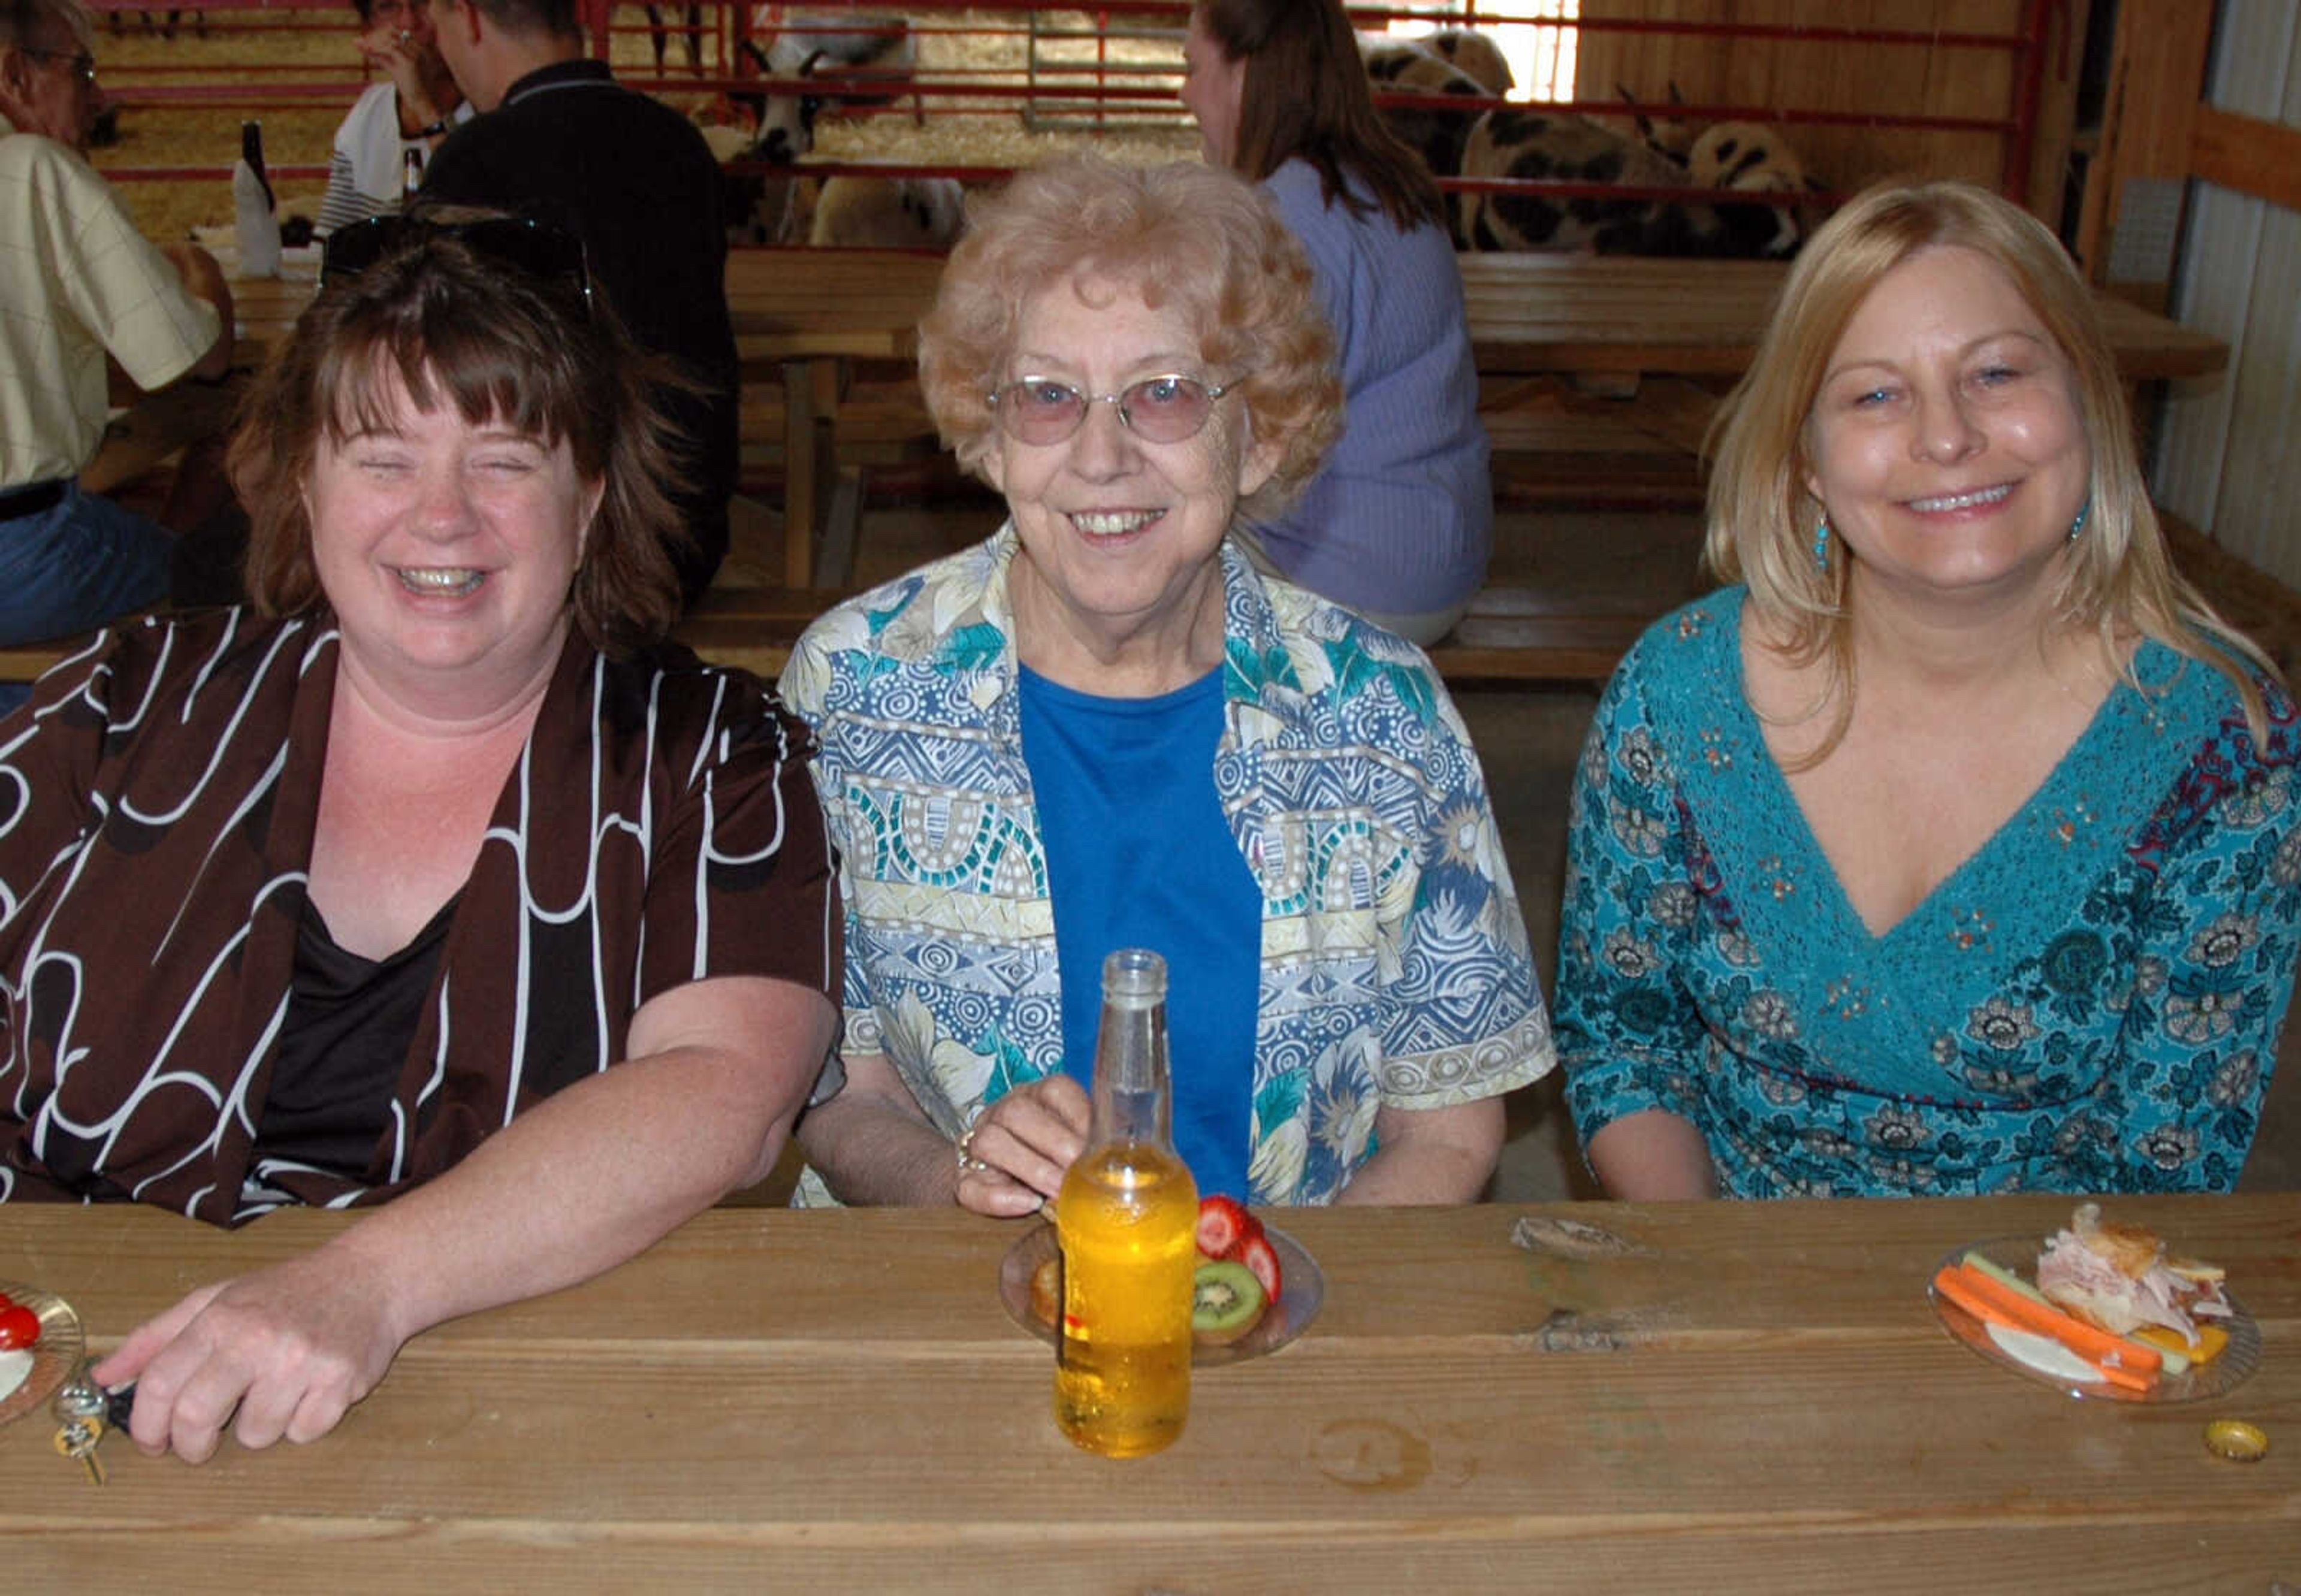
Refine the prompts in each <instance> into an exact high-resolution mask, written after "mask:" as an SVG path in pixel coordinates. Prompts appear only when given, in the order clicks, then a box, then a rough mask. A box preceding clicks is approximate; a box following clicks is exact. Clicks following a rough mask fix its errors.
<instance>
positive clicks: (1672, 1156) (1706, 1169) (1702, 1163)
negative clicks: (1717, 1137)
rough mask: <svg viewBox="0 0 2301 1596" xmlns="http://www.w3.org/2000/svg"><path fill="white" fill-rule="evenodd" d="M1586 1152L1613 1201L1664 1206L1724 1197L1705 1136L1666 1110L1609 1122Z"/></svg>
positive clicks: (1654, 1110) (1683, 1118)
mask: <svg viewBox="0 0 2301 1596" xmlns="http://www.w3.org/2000/svg"><path fill="white" fill-rule="evenodd" d="M1586 1150H1587V1151H1588V1154H1589V1157H1590V1167H1591V1169H1592V1170H1593V1171H1594V1172H1595V1173H1596V1174H1597V1176H1598V1179H1599V1181H1600V1182H1601V1183H1602V1184H1603V1185H1604V1186H1605V1188H1606V1194H1607V1195H1608V1196H1609V1197H1615V1198H1619V1199H1623V1200H1625V1201H1629V1202H1664V1201H1669V1200H1672V1199H1679V1198H1702V1197H1715V1196H1717V1195H1718V1174H1717V1171H1716V1170H1715V1169H1714V1168H1713V1167H1712V1166H1711V1162H1710V1148H1709V1145H1708V1144H1707V1143H1706V1142H1704V1141H1703V1139H1702V1132H1701V1131H1700V1129H1698V1128H1697V1127H1696V1126H1695V1125H1694V1122H1693V1121H1692V1120H1690V1119H1687V1118H1686V1116H1683V1115H1678V1114H1672V1113H1670V1112H1669V1110H1668V1109H1666V1108H1643V1109H1640V1110H1639V1111H1638V1112H1637V1113H1636V1114H1626V1115H1624V1116H1622V1117H1621V1118H1619V1119H1617V1120H1612V1121H1610V1122H1608V1123H1607V1124H1604V1125H1602V1126H1601V1127H1599V1129H1598V1132H1597V1133H1596V1134H1595V1135H1594V1136H1592V1137H1591V1138H1590V1141H1589V1145H1588V1148H1587V1149H1586Z"/></svg>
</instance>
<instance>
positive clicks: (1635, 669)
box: [1557, 588, 2301, 1197]
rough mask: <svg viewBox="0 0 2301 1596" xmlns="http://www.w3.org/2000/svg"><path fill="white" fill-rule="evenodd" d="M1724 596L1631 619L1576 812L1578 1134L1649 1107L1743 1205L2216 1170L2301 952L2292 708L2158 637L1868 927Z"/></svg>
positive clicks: (1570, 971)
mask: <svg viewBox="0 0 2301 1596" xmlns="http://www.w3.org/2000/svg"><path fill="white" fill-rule="evenodd" d="M1743 598H1744V594H1743V590H1742V589H1738V588H1735V589H1725V590H1722V591H1720V592H1718V593H1713V594H1711V595H1710V596H1709V597H1704V598H1703V599H1700V600H1698V601H1697V602H1695V603H1694V604H1692V605H1689V606H1686V608H1684V609H1682V610H1680V611H1679V612H1678V614H1675V615H1672V616H1669V617H1668V618H1666V619H1665V620H1663V621H1662V622H1661V623H1659V624H1658V625H1656V626H1655V627H1654V628H1653V630H1651V631H1648V632H1647V633H1646V634H1645V636H1644V639H1642V640H1641V641H1640V642H1639V643H1638V645H1637V647H1636V648H1635V649H1633V650H1632V651H1631V653H1630V655H1629V656H1628V657H1627V659H1625V660H1624V661H1623V663H1622V665H1621V668H1620V669H1619V671H1618V672H1617V673H1616V674H1615V677H1614V680H1613V681H1612V683H1611V686H1609V688H1608V689H1607V691H1606V694H1605V697H1604V698H1603V699H1602V702H1601V703H1600V705H1599V708H1598V714H1597V718H1596V721H1595V722H1594V724H1593V725H1592V727H1591V731H1590V739H1589V742H1588V744H1587V746H1586V748H1585V750H1584V753H1583V758H1582V764H1581V768H1580V771H1579V772H1578V773H1577V780H1576V782H1575V788H1574V801H1573V807H1572V811H1571V813H1570V815H1569V833H1568V865H1567V878H1566V896H1565V902H1564V905H1563V908H1562V915H1561V925H1560V948H1559V971H1558V988H1557V1001H1558V1032H1559V1043H1560V1055H1561V1057H1562V1059H1563V1062H1564V1063H1565V1065H1566V1068H1567V1074H1568V1085H1567V1100H1568V1102H1569V1106H1570V1107H1572V1109H1573V1112H1574V1116H1575V1120H1576V1123H1577V1125H1578V1127H1579V1129H1580V1132H1581V1135H1582V1139H1583V1141H1584V1142H1585V1143H1587V1142H1588V1141H1589V1139H1590V1138H1591V1137H1592V1136H1593V1135H1594V1134H1595V1133H1596V1132H1597V1131H1598V1130H1599V1129H1600V1128H1601V1127H1602V1126H1603V1125H1605V1124H1609V1123H1610V1122H1611V1121H1613V1120H1615V1119H1618V1118H1619V1117H1621V1116H1624V1115H1627V1114H1632V1113H1635V1112H1637V1111H1638V1110H1641V1109H1648V1108H1662V1109H1667V1110H1669V1111H1670V1112H1673V1113H1676V1114H1679V1115H1682V1116H1685V1117H1686V1119H1688V1120H1690V1121H1692V1122H1693V1123H1694V1124H1695V1125H1696V1126H1697V1127H1699V1128H1700V1130H1701V1131H1702V1132H1703V1137H1704V1139H1705V1140H1706V1141H1708V1143H1709V1147H1710V1153H1711V1159H1712V1161H1713V1162H1714V1164H1715V1165H1716V1167H1717V1171H1718V1177H1719V1184H1720V1187H1721V1189H1722V1190H1723V1191H1726V1192H1727V1193H1728V1194H1729V1195H1733V1196H1741V1197H1784V1196H1793V1195H1830V1194H1839V1195H1892V1194H1904V1193H1929V1194H1955V1193H1964V1192H1979V1191H2012V1190H2017V1189H2039V1190H2062V1191H2195V1190H2203V1191H2227V1190H2228V1189H2229V1188H2230V1186H2232V1185H2233V1184H2234V1183H2235V1182H2236V1181H2237V1177H2238V1171H2239V1170H2240V1169H2241V1168H2243V1166H2244V1164H2245V1157H2246V1152H2247V1149H2248V1148H2249V1147H2250V1146H2251V1145H2252V1142H2253V1136H2254V1132H2255V1128H2256V1126H2257V1124H2258V1123H2259V1116H2260V1111H2261V1101H2262V1096H2263V1092H2264V1091H2265V1090H2266V1089H2267V1087H2268V1084H2269V1077H2270V1073H2271V1069H2272V1065H2273V1063H2274V1061H2275V1058H2276V1053H2277V1038H2278V1033H2279V1032H2280V1030H2281V1029H2282V1027H2283V1024H2284V1020H2285V1011H2286V1005H2287V1002H2288V999H2290V998H2291V996H2292V992H2293V979H2294V963H2295V957H2296V951H2297V948H2301V829H2297V827H2296V825H2295V820H2296V810H2295V798H2296V793H2295V786H2294V770H2293V767H2294V761H2295V755H2296V750H2297V746H2301V744H2297V733H2296V727H2295V712H2294V707H2293V705H2292V703H2291V702H2290V701H2289V700H2288V698H2286V697H2285V696H2284V695H2283V694H2282V693H2281V692H2279V691H2277V690H2276V689H2274V688H2273V687H2268V688H2267V689H2266V690H2267V692H2268V700H2269V707H2270V727H2269V731H2270V735H2269V738H2268V740H2267V744H2266V746H2265V747H2262V746H2256V745H2255V740H2254V739H2253V737H2252V735H2251V734H2250V732H2249V731H2247V726H2246V721H2245V714H2244V711H2243V708H2242V706H2241V705H2240V703H2239V701H2238V697H2237V694H2236V693H2235V691H2234V690H2233V689H2231V687H2230V682H2229V681H2228V679H2227V678H2226V677H2224V676H2223V675H2222V673H2220V672H2219V671H2216V670H2214V669H2213V668H2212V667H2211V666H2209V665H2206V664H2202V663H2200V662H2197V661H2194V660H2188V659H2185V658H2184V657H2183V656H2181V655H2180V654H2179V653H2177V652H2175V651H2174V650H2172V649H2170V648H2164V647H2163V646H2162V645H2159V644H2156V643H2153V642H2145V643H2144V644H2142V646H2141V648H2140V649H2139V651H2138V653H2137V654H2136V656H2135V658H2134V673H2135V675H2136V678H2137V679H2138V681H2140V683H2141V684H2142V686H2143V688H2144V689H2146V691H2137V690H2135V689H2134V687H2133V686H2132V685H2131V684H2130V683H2121V684H2120V685H2119V686H2118V687H2116V688H2115V689H2113V690H2112V691H2111V693H2110V695H2109V697H2108V698H2107V699H2105V700H2104V703H2103V705H2102V707H2101V709H2100V710H2099V712H2098V713H2097V714H2096V716H2095V717H2094V720H2093V722H2092V723H2091V724H2090V725H2089V726H2088V728H2087V729H2086V731H2084V732H2083V734H2082V735H2080V736H2079V739H2078V740H2077V742H2076V743H2075V744H2074V745H2073V746H2072V747H2071V749H2070V751H2069V752H2068V753H2067V754H2066V755H2065V756H2063V759H2062V761H2061V763H2060V764H2059V765H2057V766H2056V767H2055V768H2054V771H2053V773H2051V774H2050V775H2049V776H2048V777H2047V778H2046V781H2045V782H2044V783H2043V785H2042V786H2040V787H2039V789H2038V790H2037V792H2035V793H2034V794H2032V795H2031V796H2030V798H2029V799H2028V801H2027V802H2026V803H2025V804H2024V805H2023V806H2021V809H2020V810H2019V811H2018V812H2017V813H2016V814H2015V815H2013V817H2012V819H2011V820H2009V821H2008V822H2007V823H2006V824H2005V825H2004V828H2003V829H2002V830H2000V831H1998V832H1997V833H1996V835H1995V836H1994V837H1992V838H1991V839H1990V840H1988V841H1987V842H1986V843H1985V844H1983V846H1982V847H1981V848H1979V850H1977V851H1976V853H1975V854H1974V855H1973V856H1972V857H1970V858H1969V859H1968V860H1966V861H1965V863H1964V864H1962V865H1960V866H1959V867H1958V868H1957V869H1956V870H1955V871H1954V872H1953V873H1951V874H1950V876H1949V877H1948V878H1947V879H1946V880H1945V881H1944V882H1941V884H1940V885H1939V886H1937V888H1936V889H1935V890H1933V892H1932V893H1931V894H1930V895H1929V896H1928V897H1927V898H1926V899H1925V900H1924V901H1923V902H1922V903H1920V905H1919V906H1918V907H1916V908H1915V909H1913V910H1912V911H1911V913H1910V914H1909V915H1907V916H1906V917H1905V918H1904V919H1903V920H1902V921H1901V922H1900V923H1898V924H1896V925H1895V926H1894V927H1893V928H1891V929H1890V930H1889V931H1887V932H1885V934H1883V935H1882V936H1873V935H1872V934H1871V933H1870V931H1869V930H1868V928H1867V927H1866V926H1864V925H1863V924H1862V921H1861V920H1860V918H1859V917H1858V916H1857V915H1855V913H1854V911H1853V907H1852V906H1851V905H1850V904H1849V903H1848V902H1847V900H1846V898H1845V894H1844V892H1843V890H1841V889H1840V887H1839V885H1838V882H1837V877H1836V875H1835V874H1834V873H1832V872H1831V870H1830V866H1829V864H1828V860H1827V858H1826V857H1825V856H1823V855H1822V853H1821V851H1820V847H1819V845H1818V844H1817V843H1816V842H1815V840H1814V839H1813V836H1812V832H1811V831H1809V830H1808V829H1807V827H1806V824H1805V821H1804V817H1803V814H1802V812H1801V811H1800V810H1799V808H1798V806H1797V803H1796V800H1795V798H1793V797H1792V795H1791V793H1790V790H1789V786H1788V784H1787V782H1786V781H1785V780H1784V778H1783V775H1782V773H1781V771H1780V769H1779V767H1778V766H1777V765H1775V764H1774V763H1773V761H1772V759H1771V758H1770V756H1769V754H1768V752H1767V749H1766V745H1765V740H1764V737H1763V735H1762V733H1761V728H1760V726H1759V723H1758V722H1757V719H1756V717H1755V715H1754V714H1753V713H1752V711H1751V709H1750V707H1749V705H1748V701H1747V699H1746V698H1745V694H1744V691H1743V682H1742V664H1741V612H1742V604H1743Z"/></svg>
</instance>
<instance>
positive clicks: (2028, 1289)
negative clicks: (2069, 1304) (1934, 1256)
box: [1965, 1252, 2189, 1375]
mask: <svg viewBox="0 0 2301 1596" xmlns="http://www.w3.org/2000/svg"><path fill="white" fill-rule="evenodd" d="M1965 1266H1966V1267H1967V1268H1969V1269H1979V1270H1980V1271H1981V1272H1982V1273H1983V1274H1987V1276H1989V1278H1990V1279H1992V1280H1994V1281H1996V1283H1998V1284H1999V1285H2002V1286H2004V1287H2005V1288H2006V1289H2008V1290H2009V1291H2019V1292H2021V1295H2023V1296H2024V1297H2027V1298H2029V1300H2031V1301H2032V1302H2038V1303H2043V1304H2044V1305H2045V1306H2046V1307H2047V1308H2054V1312H2056V1313H2059V1312H2060V1311H2061V1310H2060V1308H2056V1307H2055V1306H2054V1300H2053V1299H2051V1298H2050V1297H2047V1296H2046V1293H2045V1292H2043V1291H2039V1290H2038V1289H2037V1287H2035V1286H2033V1285H2031V1284H2030V1283H2029V1282H2028V1281H2026V1280H2024V1279H2022V1278H2021V1276H2020V1275H2018V1274H2014V1273H2013V1271H2012V1270H2011V1269H2007V1268H2004V1267H2001V1266H1998V1265H1996V1264H1993V1263H1991V1262H1990V1261H1989V1260H1988V1259H1987V1258H1984V1257H1983V1256H1982V1255H1981V1254H1979V1253H1978V1252H1969V1253H1967V1254H1966V1255H1965ZM2123 1339H2124V1340H2126V1341H2131V1342H2132V1343H2133V1344H2134V1345H2136V1346H2146V1347H2150V1348H2152V1349H2154V1350H2155V1352H2156V1354H2157V1356H2158V1357H2159V1358H2162V1359H2163V1360H2164V1361H2163V1365H2162V1366H2160V1368H2159V1370H2158V1372H2159V1373H2160V1374H2164V1375H2186V1374H2188V1372H2189V1355H2188V1353H2187V1352H2176V1351H2173V1350H2171V1349H2168V1348H2165V1347H2160V1346H2157V1345H2156V1344H2155V1342H2153V1341H2144V1340H2142V1338H2141V1337H2139V1336H2137V1335H2128V1336H2125V1337H2124V1338H2123Z"/></svg>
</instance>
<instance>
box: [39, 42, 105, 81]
mask: <svg viewBox="0 0 2301 1596" xmlns="http://www.w3.org/2000/svg"><path fill="white" fill-rule="evenodd" d="M24 54H27V55H29V56H30V57H32V59H33V60H35V61H61V62H63V63H64V65H65V66H66V67H67V68H68V69H70V71H71V75H72V76H73V77H75V78H77V79H79V80H80V81H81V82H82V83H94V82H95V81H96V57H95V56H93V55H90V54H88V52H86V51H85V50H34V49H30V48H27V49H26V50H25V51H24Z"/></svg>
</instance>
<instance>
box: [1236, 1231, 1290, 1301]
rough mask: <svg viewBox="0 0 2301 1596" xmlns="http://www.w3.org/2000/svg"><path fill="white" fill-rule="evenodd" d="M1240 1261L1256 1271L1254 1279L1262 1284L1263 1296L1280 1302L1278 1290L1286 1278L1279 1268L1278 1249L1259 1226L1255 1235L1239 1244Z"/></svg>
mask: <svg viewBox="0 0 2301 1596" xmlns="http://www.w3.org/2000/svg"><path fill="white" fill-rule="evenodd" d="M1238 1261H1239V1262H1240V1263H1242V1264H1244V1265H1245V1266H1247V1267H1248V1268H1249V1269H1251V1270H1252V1271H1254V1278H1255V1279H1257V1280H1259V1281H1260V1282H1261V1283H1262V1295H1263V1297H1264V1298H1265V1299H1267V1300H1268V1301H1271V1302H1276V1301H1277V1300H1278V1288H1279V1286H1280V1285H1281V1284H1282V1283H1284V1279H1285V1276H1284V1274H1283V1273H1282V1272H1281V1271H1280V1269H1279V1267H1278V1249H1276V1248H1275V1247H1273V1246H1272V1245H1271V1244H1270V1238H1269V1237H1268V1236H1266V1235H1264V1234H1263V1233H1262V1232H1261V1227H1260V1226H1259V1225H1258V1226H1257V1227H1256V1229H1255V1233H1254V1234H1253V1235H1251V1236H1249V1237H1248V1238H1247V1239H1246V1240H1245V1241H1242V1242H1241V1243H1239V1249H1238Z"/></svg>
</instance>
